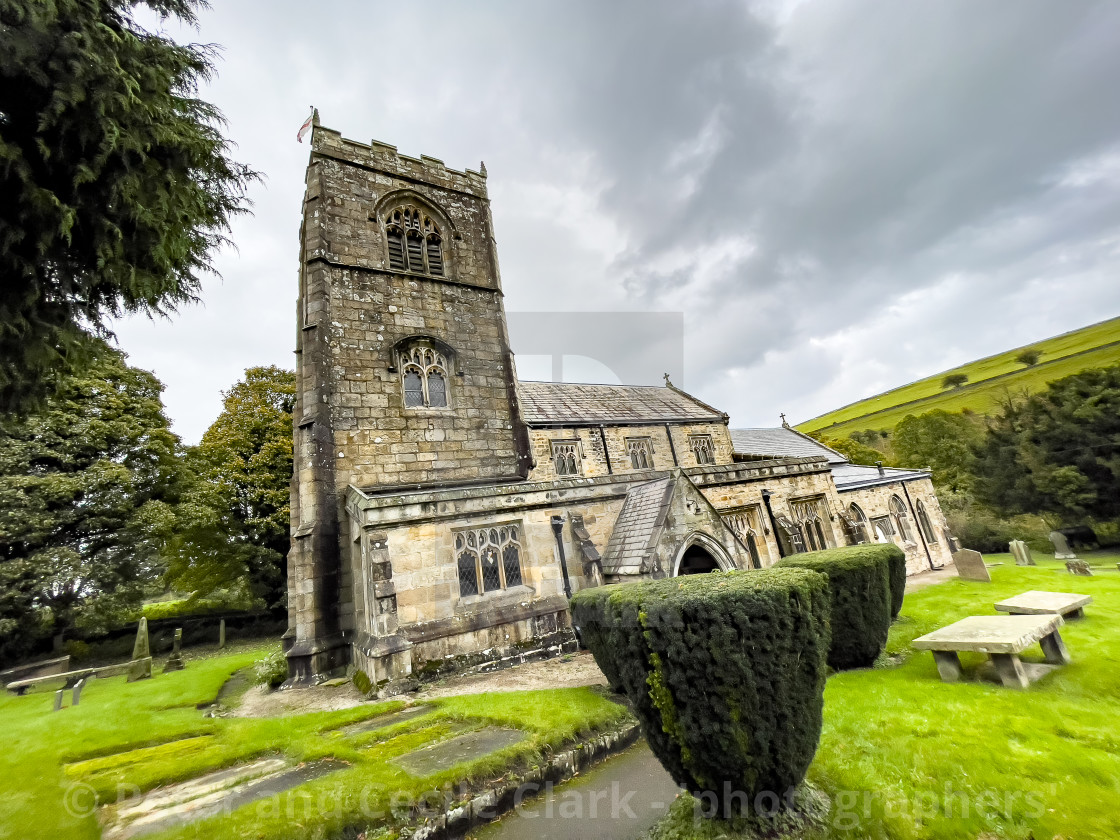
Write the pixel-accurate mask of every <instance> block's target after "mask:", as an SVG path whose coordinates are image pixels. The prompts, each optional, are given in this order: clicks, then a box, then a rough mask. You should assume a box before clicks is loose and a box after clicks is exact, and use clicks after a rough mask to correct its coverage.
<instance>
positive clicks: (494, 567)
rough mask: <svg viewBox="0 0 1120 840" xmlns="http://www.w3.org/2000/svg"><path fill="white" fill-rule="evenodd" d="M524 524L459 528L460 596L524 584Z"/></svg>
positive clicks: (458, 563)
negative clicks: (522, 531)
mask: <svg viewBox="0 0 1120 840" xmlns="http://www.w3.org/2000/svg"><path fill="white" fill-rule="evenodd" d="M520 532H521V524H520V523H516V524H512V525H499V526H494V527H490V528H472V529H470V530H468V531H456V532H455V564H456V566H457V569H458V572H459V597H466V596H468V595H485V594H487V593H490V592H497V591H500V590H502V589H509V588H510V587H511V586H521V585H523V583H524V581H523V578H522V576H521V533H520Z"/></svg>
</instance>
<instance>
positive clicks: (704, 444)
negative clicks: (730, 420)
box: [688, 435, 716, 464]
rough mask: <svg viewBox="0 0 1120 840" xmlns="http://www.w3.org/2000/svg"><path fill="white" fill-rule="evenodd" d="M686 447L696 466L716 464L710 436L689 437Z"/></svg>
mask: <svg viewBox="0 0 1120 840" xmlns="http://www.w3.org/2000/svg"><path fill="white" fill-rule="evenodd" d="M688 447H689V449H691V450H692V454H693V455H695V456H696V463H697V464H714V463H715V462H716V456H715V450H714V448H713V447H712V436H711V435H689V436H688Z"/></svg>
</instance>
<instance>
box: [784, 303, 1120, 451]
mask: <svg viewBox="0 0 1120 840" xmlns="http://www.w3.org/2000/svg"><path fill="white" fill-rule="evenodd" d="M1118 341H1120V318H1113V319H1112V320H1109V321H1104V322H1102V323H1100V324H1093V325H1092V326H1089V327H1085V328H1084V329H1080V330H1075V331H1074V332H1071V333H1066V334H1064V335H1060V336H1056V337H1054V338H1050V339H1047V340H1045V341H1040V342H1038V343H1036V344H1032V345H1029V347H1030V348H1032V349H1036V350H1039V351H1041V352H1042V358H1041V360H1040V361H1039V363H1038V364H1037V365H1034V366H1033V367H1029V368H1028V367H1023V365H1022V364H1021V363H1019V362H1016V361H1015V357H1016V356H1017V355H1019V354H1020V352H1022V350H1023V349H1024V348H1016V349H1014V350H1009V351H1007V352H1006V353H999V354H997V355H995V356H989V357H987V358H985V359H979V360H977V361H975V362H970V363H969V364H967V365H962V366H961V367H959V368H953V369H952V370H948V371H942V372H941V373H938V374H935V375H933V376H930V377H927V378H925V379H919V380H918V381H916V382H911V383H910V384H908V385H903V386H902V387H900V388H894V389H892V390H890V391H886V392H884V393H882V394H878V395H877V396H874V397H869V398H867V399H865V400H859V401H858V402H854V403H851V404H850V405H846V406H842V407H841V408H838V409H836V410H835V411H830V412H828V413H827V414H822V415H821V416H820V417H815V418H813V419H812V420H807V421H805V422H804V423H799V424H797V428H798V429H800V430H801V431H803V432H816V431H824V432H826V433H827V434H828V435H829V436H830V437H844V436H846V435H848V434H850V433H851V432H854V431H857V430H860V429H891V428H893V427H894V426H895V424H896V423H898V421H900V420H901V419H902V418H904V417H905V416H906V415H907V414H923V413H925V412H927V411H933V410H934V409H943V410H945V411H961V410H962V409H965V408H968V409H971V410H972V411H975V412H976V413H978V414H986V413H988V412H990V411H991V410H992V409H993V408H994V407H996V405H997V400H998V399H999V398H1000V397H1001V396H1002V395H1003V393H1004V391H1005V389H1009V390H1010V391H1011V392H1012V393H1017V392H1020V391H1022V390H1023V389H1024V388H1025V389H1027V390H1029V391H1031V392H1032V393H1033V392H1036V391H1039V390H1041V389H1042V388H1044V387H1045V385H1046V383H1047V382H1049V381H1051V380H1053V379H1060V378H1062V377H1063V376H1070V375H1072V374H1074V373H1080V372H1081V371H1083V370H1087V369H1089V368H1095V367H1106V366H1108V365H1114V364H1117V363H1120V344H1117V343H1116V342H1118ZM950 373H963V374H965V375H966V376H968V378H969V383H968V384H967V385H965V386H964V387H962V388H954V389H950V390H945V389H944V388H943V387H942V385H941V380H942V379H944V378H945V376H946V375H947V374H950Z"/></svg>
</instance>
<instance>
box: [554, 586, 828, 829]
mask: <svg viewBox="0 0 1120 840" xmlns="http://www.w3.org/2000/svg"><path fill="white" fill-rule="evenodd" d="M608 589H609V591H607V590H608ZM572 609H573V617H575V618H576V620H577V623H579V624H580V627H581V631H582V632H583V638H584V642H585V643H586V644H587V645H588V647H589V648H590V649H591V652H592V654H593V655H594V656H595V661H596V662H597V663H598V664H599V667H600V668H601V669H602V670H603V672H604V673H605V674H608V679H611V680H613V679H617V680H618V683H619V687H620V688H621V689H622V690H623V692H624V693H625V694H626V696H627V698H628V699H629V700H630V702H631V703H632V704H633V706H634V710H635V713H636V715H637V716H638V719H639V720H640V721H641V724H642V732H643V734H644V735H645V737H646V740H647V741H648V742H649V745H650V748H651V749H652V750H653V753H654V755H656V756H657V758H658V759H659V760H660V761H661V763H662V765H664V767H665V769H666V770H668V771H669V773H670V775H672V777H673V779H674V781H676V782H677V784H679V785H681V786H682V787H685V788H687V789H688V790H690V791H692V792H694V793H697V794H698V795H705V796H708V797H714V798H715V799H716V801H717V802H718V808H716V809H713V812H712V815H718V816H723V817H729V816H735V815H737V814H742V813H743V806H744V805H749V803H752V802H754V801H755V799H756V797H757V795H758V794H759V793H762V792H764V791H772V792H777V793H778V795H779V796H780V795H782V794H783V793H784V792H785V791H787V790H789V789H791V788H794V787H796V786H797V785H798V784H800V783H801V781H802V780H803V779H804V777H805V771H806V770H807V769H808V767H809V764H810V762H811V761H812V760H813V755H814V754H815V753H816V750H817V744H818V741H819V739H820V732H821V723H822V709H823V706H824V682H825V676H826V671H827V666H826V656H827V652H828V648H829V629H828V627H829V625H828V609H829V592H828V580H827V578H825V577H824V576H823V575H821V574H817V573H815V572H812V571H810V570H805V569H767V570H762V571H749V572H728V573H722V574H721V573H712V574H707V575H696V576H688V577H679V578H668V579H664V580H656V581H642V582H639V583H632V584H625V585H616V586H611V587H603V588H600V589H587V590H583V591H581V592H579V593H577V594H576V596H575V597H574V598H573V599H572ZM743 794H745V795H746V796H745V797H744V796H743Z"/></svg>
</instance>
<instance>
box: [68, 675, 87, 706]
mask: <svg viewBox="0 0 1120 840" xmlns="http://www.w3.org/2000/svg"><path fill="white" fill-rule="evenodd" d="M85 687H86V680H85V677H83V678H82V679H80V680H78V681H77V682H76V683H75V684H74V699H73V701H72V703H71V705H73V706H77V705H78V703H80V702H81V701H82V689H83V688H85Z"/></svg>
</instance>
